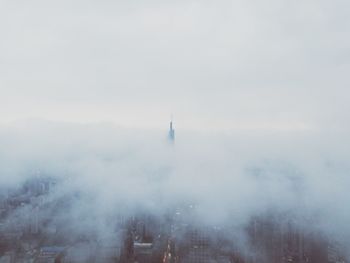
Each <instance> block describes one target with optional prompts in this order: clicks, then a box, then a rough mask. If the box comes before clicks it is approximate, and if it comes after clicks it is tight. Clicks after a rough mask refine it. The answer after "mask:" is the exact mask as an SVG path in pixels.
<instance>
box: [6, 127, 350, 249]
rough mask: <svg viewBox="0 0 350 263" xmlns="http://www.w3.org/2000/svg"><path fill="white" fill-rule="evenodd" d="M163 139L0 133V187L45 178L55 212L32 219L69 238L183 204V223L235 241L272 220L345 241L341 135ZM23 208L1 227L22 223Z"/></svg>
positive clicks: (345, 168)
mask: <svg viewBox="0 0 350 263" xmlns="http://www.w3.org/2000/svg"><path fill="white" fill-rule="evenodd" d="M166 134H167V131H166V130H165V129H164V130H163V131H156V130H153V131H152V130H141V129H126V128H121V127H116V126H113V125H111V124H89V125H78V124H71V123H55V122H41V121H40V122H39V121H37V122H26V123H17V124H13V125H11V126H6V127H2V128H1V134H0V144H1V151H0V156H1V157H0V161H1V165H0V173H1V176H0V178H1V182H0V186H1V188H2V192H3V193H11V190H13V189H16V188H19V187H22V186H23V184H24V183H25V182H26V181H28V179H31V178H39V177H50V178H54V179H55V181H56V182H57V183H56V184H55V186H54V187H53V188H52V190H50V193H49V194H48V196H46V197H45V199H44V200H43V201H42V202H44V203H45V202H47V203H48V204H50V203H51V204H52V203H54V202H55V201H57V200H61V202H63V204H64V205H63V206H62V207H55V206H53V207H52V205H51V206H48V207H49V208H48V209H42V210H41V212H40V213H43V214H42V215H40V216H42V217H43V218H44V217H46V218H47V217H48V218H50V219H51V220H53V222H55V224H56V225H58V226H59V225H60V224H63V225H64V226H65V229H67V228H68V229H69V231H70V232H69V235H72V234H73V233H77V234H87V233H92V234H94V235H102V236H103V235H107V234H108V233H110V229H108V228H109V227H110V226H111V225H113V224H114V223H115V220H116V218H118V217H120V216H122V217H128V216H132V215H135V214H139V213H147V214H151V215H154V216H156V217H159V218H162V217H163V216H165V214H166V213H169V211H170V212H171V210H174V209H176V208H177V207H178V206H179V205H181V204H191V205H193V206H194V209H193V214H192V215H191V218H190V219H188V220H191V221H192V222H194V221H195V222H197V223H199V224H202V225H211V226H218V227H229V228H228V229H235V231H233V233H235V234H237V233H238V230H239V229H240V230H243V228H244V227H245V226H246V225H247V224H248V223H249V220H251V218H252V217H254V216H259V215H262V214H266V213H269V212H272V213H277V214H278V213H284V214H286V215H288V216H289V217H291V218H294V219H295V220H296V221H297V222H299V224H300V226H301V227H307V228H308V230H309V231H317V232H319V231H321V232H322V233H324V234H325V235H327V236H329V237H331V238H335V239H338V240H339V241H341V242H342V243H344V241H345V240H346V242H350V231H349V228H348V222H349V220H350V211H349V209H347V201H348V200H349V199H350V196H349V195H350V194H349V191H348V185H349V183H350V182H349V180H350V179H349V176H348V173H349V171H350V167H349V160H348V159H349V157H348V148H349V143H350V142H349V140H348V139H345V138H346V136H345V134H340V133H339V132H338V133H336V132H334V133H327V134H325V133H323V134H322V133H314V132H300V133H295V132H293V133H289V132H265V133H262V132H260V133H252V132H251V133H248V132H245V133H238V132H236V133H221V134H217V133H215V134H210V133H205V132H202V133H199V132H195V133H194V132H187V133H186V132H185V133H181V131H178V133H177V138H176V142H175V144H172V143H170V142H169V141H168V140H167V137H166ZM65 199H66V201H62V200H65ZM31 205H32V204H29V205H28V206H31ZM26 209H28V208H26V206H24V207H20V208H18V209H17V210H16V211H14V212H13V213H12V214H11V216H13V217H14V218H17V219H12V220H10V221H11V222H12V223H13V222H17V223H18V224H19V223H22V224H23V223H24V224H25V222H27V220H26V218H27V217H26V215H27V216H28V214H30V213H29V212H28V211H27V210H26ZM29 211H30V210H29ZM16 220H17V221H16ZM20 221H25V222H20ZM108 222H110V224H109V223H108ZM27 223H28V222H27ZM69 235H67V236H68V237H69ZM73 236H74V235H73Z"/></svg>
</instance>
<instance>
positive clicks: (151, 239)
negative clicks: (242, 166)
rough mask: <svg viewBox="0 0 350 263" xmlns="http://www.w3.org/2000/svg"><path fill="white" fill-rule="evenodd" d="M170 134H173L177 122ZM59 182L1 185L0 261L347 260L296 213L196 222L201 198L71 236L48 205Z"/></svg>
mask: <svg viewBox="0 0 350 263" xmlns="http://www.w3.org/2000/svg"><path fill="white" fill-rule="evenodd" d="M169 140H170V141H171V142H172V143H174V140H175V131H174V129H173V124H172V122H171V123H170V131H169ZM57 183H58V182H57V181H56V180H55V179H53V178H50V177H46V176H41V175H37V176H34V177H32V179H30V180H28V181H26V182H25V183H24V185H23V186H21V187H20V188H17V189H14V190H8V189H7V190H1V189H0V263H103V262H106V263H109V262H110V263H112V262H114V263H294V262H295V263H345V262H348V261H347V258H346V252H347V251H346V250H345V248H344V247H342V246H341V245H340V244H339V243H337V242H335V241H333V240H330V239H329V238H326V237H325V236H323V235H322V234H320V233H316V232H312V231H309V230H307V229H305V228H304V227H302V224H300V223H298V221H297V220H296V219H295V218H293V217H292V216H290V215H281V214H279V215H276V214H269V215H259V216H255V217H254V218H251V219H250V221H249V222H247V223H246V225H245V226H242V227H241V228H240V233H239V234H234V232H235V230H236V228H235V226H233V225H232V226H230V225H225V226H213V225H204V224H200V223H196V222H199V221H198V220H197V219H195V218H194V215H195V214H196V213H195V211H196V205H195V204H189V203H187V204H181V205H179V206H178V207H174V208H169V211H168V212H167V213H166V214H162V215H154V214H150V213H147V212H143V213H139V214H135V215H131V216H128V217H118V218H114V219H112V224H111V225H110V229H109V230H108V231H107V232H108V234H105V235H103V237H101V236H99V237H96V236H93V235H92V236H91V235H90V236H89V235H82V236H74V237H72V235H71V234H70V233H69V231H68V232H67V231H64V229H63V228H64V227H65V226H64V225H55V224H54V223H53V220H52V218H50V213H48V212H46V211H52V209H53V207H59V205H60V204H59V203H57V202H52V201H51V202H49V201H48V200H47V199H46V198H47V196H49V193H50V191H51V190H52V189H54V188H55V185H56V184H57ZM61 202H63V205H64V202H67V201H64V200H63V201H61ZM68 203H69V200H68ZM61 205H62V204H61ZM62 233H63V234H62Z"/></svg>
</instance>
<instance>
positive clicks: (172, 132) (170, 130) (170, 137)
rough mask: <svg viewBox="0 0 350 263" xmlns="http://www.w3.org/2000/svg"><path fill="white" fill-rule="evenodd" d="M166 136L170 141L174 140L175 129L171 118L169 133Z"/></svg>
mask: <svg viewBox="0 0 350 263" xmlns="http://www.w3.org/2000/svg"><path fill="white" fill-rule="evenodd" d="M168 137H169V140H170V141H171V142H174V141H175V130H174V128H173V121H172V120H171V121H170V127H169V135H168Z"/></svg>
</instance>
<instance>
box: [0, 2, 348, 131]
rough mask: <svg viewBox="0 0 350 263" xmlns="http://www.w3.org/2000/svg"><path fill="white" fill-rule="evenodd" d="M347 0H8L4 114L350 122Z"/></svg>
mask: <svg viewBox="0 0 350 263" xmlns="http://www.w3.org/2000/svg"><path fill="white" fill-rule="evenodd" d="M349 10H350V2H349V1H348V0H332V1H329V0H303V1H301V0H295V1H291V0H288V1H287V0H266V1H261V0H232V1H229V0H217V1H209V0H208V1H207V0H203V1H194V0H186V1H185V0H177V1H174V0H173V1H171V0H163V1H158V0H149V1H141V0H134V1H126V0H125V1H122V0H119V1H112V0H109V1H107V0H100V1H97V0H77V1H72V0H60V1H47V0H33V1H24V0H0V91H1V96H0V105H1V106H0V107H1V110H0V122H2V123H4V122H5V123H6V122H11V121H15V120H18V119H21V120H22V119H28V118H40V119H48V120H60V121H62V120H63V121H72V122H101V121H108V122H109V121H110V122H114V123H116V124H119V125H122V126H127V127H143V128H160V127H164V125H167V124H166V123H167V121H168V120H169V117H170V114H174V118H175V120H176V122H177V125H178V126H177V127H182V128H187V129H198V128H199V127H201V128H204V129H218V130H227V129H253V130H257V129H278V130H293V131H294V130H313V129H326V128H329V127H337V128H340V129H343V128H344V127H346V126H348V124H347V122H348V121H349V118H348V111H349V109H350V106H349V103H348V101H349V99H350V91H349V90H348V83H349V80H348V78H349V77H348V75H349V72H350V67H349V65H350V64H349V62H350V48H349V47H350V35H349V28H350V16H349Z"/></svg>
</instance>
